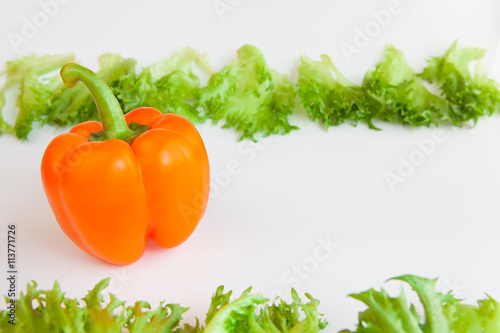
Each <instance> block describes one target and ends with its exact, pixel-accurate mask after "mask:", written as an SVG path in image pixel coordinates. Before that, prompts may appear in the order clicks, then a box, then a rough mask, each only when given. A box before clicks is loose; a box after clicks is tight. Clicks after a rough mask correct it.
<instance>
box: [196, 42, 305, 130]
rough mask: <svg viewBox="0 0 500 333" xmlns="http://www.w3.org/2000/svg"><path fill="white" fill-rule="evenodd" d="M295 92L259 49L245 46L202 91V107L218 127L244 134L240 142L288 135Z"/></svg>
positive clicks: (289, 82)
mask: <svg viewBox="0 0 500 333" xmlns="http://www.w3.org/2000/svg"><path fill="white" fill-rule="evenodd" d="M294 98H295V89H294V87H293V85H292V83H291V81H290V79H289V78H288V77H287V76H286V75H283V74H280V73H278V72H277V71H275V70H273V69H271V68H269V67H268V65H267V63H266V60H265V58H264V55H263V54H262V52H261V51H260V50H259V49H258V48H257V47H255V46H252V45H244V46H242V47H241V48H240V49H239V50H238V56H237V57H236V58H235V59H234V60H233V61H232V62H231V64H230V65H229V66H226V67H224V68H223V69H222V70H221V71H220V72H218V73H215V74H214V75H212V76H211V77H210V80H209V81H208V84H207V86H206V87H204V88H203V89H202V90H201V93H200V105H201V106H202V107H203V108H204V110H205V115H206V117H208V118H210V119H212V121H213V122H214V123H218V122H219V121H221V120H223V121H224V125H223V126H222V127H224V128H234V129H235V130H236V131H237V132H239V133H241V136H240V140H242V139H244V138H249V139H252V140H255V135H257V134H260V135H262V136H269V135H271V134H286V133H289V132H290V131H291V130H294V129H298V128H297V127H296V126H293V125H290V123H289V122H288V116H289V115H291V114H292V113H293V110H294V106H295V102H294Z"/></svg>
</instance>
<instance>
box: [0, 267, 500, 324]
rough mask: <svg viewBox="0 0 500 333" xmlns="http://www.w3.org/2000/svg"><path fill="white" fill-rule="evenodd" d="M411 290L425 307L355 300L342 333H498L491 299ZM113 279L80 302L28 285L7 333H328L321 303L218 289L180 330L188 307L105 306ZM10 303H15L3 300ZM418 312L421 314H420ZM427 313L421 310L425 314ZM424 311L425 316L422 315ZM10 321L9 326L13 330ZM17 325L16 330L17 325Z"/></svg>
mask: <svg viewBox="0 0 500 333" xmlns="http://www.w3.org/2000/svg"><path fill="white" fill-rule="evenodd" d="M392 280H400V281H404V282H406V283H408V284H409V286H410V287H411V288H412V289H413V290H414V291H415V292H416V294H417V295H418V298H419V300H420V304H418V305H416V304H413V303H411V302H409V301H408V299H407V297H406V295H405V293H404V289H403V288H401V293H400V295H399V296H397V297H391V296H390V295H389V294H388V293H387V292H386V291H385V290H384V289H381V290H380V291H377V290H374V289H369V290H367V291H365V292H361V293H359V294H352V295H350V296H351V297H353V298H355V299H357V300H360V301H362V302H364V303H365V304H366V305H367V306H368V309H367V310H365V311H363V312H360V313H359V319H358V324H357V327H356V328H355V329H354V330H353V331H351V330H343V331H341V333H375V332H377V333H499V332H500V305H499V303H498V302H497V301H495V300H494V299H493V298H491V297H490V296H488V297H487V298H486V299H484V300H479V301H478V302H477V305H472V304H465V303H463V300H461V299H457V298H455V297H454V296H453V295H452V292H451V291H450V292H448V293H447V294H443V293H440V292H437V291H436V281H437V279H427V278H423V277H419V276H415V275H404V276H400V277H396V278H393V279H392ZM109 281H110V280H109V278H108V279H104V280H102V281H101V282H99V283H98V284H97V285H96V286H95V287H94V289H92V290H91V291H89V293H88V294H87V296H85V297H84V298H83V299H82V301H78V300H77V299H70V298H66V297H65V294H64V293H63V292H62V291H61V288H60V286H59V284H58V283H57V281H56V282H55V283H54V287H53V289H52V290H49V291H43V290H38V289H37V285H36V283H35V282H31V283H30V284H28V287H27V292H26V294H23V293H21V295H20V298H19V300H17V301H16V316H15V317H14V316H13V315H12V316H11V314H12V313H11V312H10V310H9V308H7V309H6V310H2V311H0V330H1V331H2V332H4V331H5V332H75V333H80V332H124V331H125V332H152V333H154V332H176V333H197V332H205V333H210V332H217V333H225V332H242V333H243V332H252V333H268V332H269V333H279V332H283V333H284V332H289V333H313V332H318V331H320V330H323V329H325V327H326V326H327V322H326V320H325V319H324V318H323V315H321V314H319V312H318V306H319V301H318V300H316V299H314V298H313V297H312V296H310V295H309V294H305V296H306V297H307V298H308V299H309V301H308V302H307V303H304V302H302V300H301V299H300V297H299V296H298V294H297V292H296V291H295V290H293V289H292V299H293V300H292V301H291V302H290V303H287V302H285V301H284V300H282V299H279V298H277V299H276V300H274V302H272V303H269V301H268V300H267V299H266V298H264V297H262V296H260V295H255V294H251V293H250V291H251V289H250V288H249V289H247V290H246V291H245V292H243V294H242V295H241V296H240V297H239V298H237V299H235V300H231V292H227V293H224V288H223V287H222V286H220V287H219V288H217V291H216V292H215V294H214V295H213V296H212V302H211V304H210V307H209V310H208V313H207V315H206V320H205V325H201V324H200V322H199V320H198V319H196V323H194V324H193V325H190V324H187V323H183V322H182V315H183V314H184V313H185V312H186V311H187V310H188V308H184V307H181V306H180V305H178V304H165V302H162V303H160V305H159V306H158V308H157V309H156V310H153V309H152V308H151V306H150V305H149V304H148V303H147V302H142V301H138V302H136V303H135V304H134V305H132V306H126V305H125V302H123V301H120V300H118V299H117V298H116V297H115V296H113V295H112V294H110V295H109V301H104V297H103V291H104V290H105V288H106V287H107V286H108V284H109ZM6 301H7V304H10V300H9V299H8V298H6ZM417 307H418V310H417ZM421 308H422V310H420V309H421ZM419 312H420V313H419ZM9 321H11V323H9ZM12 323H14V324H15V325H12Z"/></svg>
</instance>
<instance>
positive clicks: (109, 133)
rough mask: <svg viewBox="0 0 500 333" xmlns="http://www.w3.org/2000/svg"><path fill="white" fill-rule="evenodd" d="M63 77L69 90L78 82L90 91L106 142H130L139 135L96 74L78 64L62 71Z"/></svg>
mask: <svg viewBox="0 0 500 333" xmlns="http://www.w3.org/2000/svg"><path fill="white" fill-rule="evenodd" d="M61 77H62V79H63V81H64V84H65V85H66V87H68V88H73V87H74V86H75V85H76V84H77V83H78V81H82V82H83V83H84V84H85V85H86V86H87V88H88V89H89V90H90V93H91V94H92V97H93V98H94V101H95V104H96V106H97V110H98V111H99V115H100V116H101V121H102V126H103V129H104V135H103V139H104V140H110V139H120V140H124V141H128V140H129V139H130V138H131V137H135V136H136V135H137V134H138V133H136V132H135V131H132V130H131V129H130V128H129V127H128V125H127V122H126V121H125V117H124V115H123V111H122V109H121V107H120V104H119V103H118V100H117V99H116V97H115V95H113V92H112V91H111V89H110V88H109V87H108V85H107V84H106V82H104V80H103V79H101V78H100V77H99V76H97V74H96V73H94V72H92V71H91V70H90V69H88V68H85V67H83V66H80V65H78V64H74V63H69V64H66V65H64V67H63V68H62V69H61Z"/></svg>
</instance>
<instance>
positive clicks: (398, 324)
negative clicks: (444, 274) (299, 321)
mask: <svg viewBox="0 0 500 333" xmlns="http://www.w3.org/2000/svg"><path fill="white" fill-rule="evenodd" d="M392 280H400V281H404V282H406V283H408V284H409V285H410V286H411V288H412V289H413V290H414V291H416V293H417V294H418V297H419V299H420V302H421V303H422V305H423V308H424V314H422V315H421V314H419V313H418V312H417V311H416V310H415V306H414V305H413V304H408V301H407V299H406V296H405V294H404V292H403V290H401V293H400V295H399V296H398V297H390V296H389V295H388V294H387V292H386V291H385V290H383V289H382V290H381V291H376V290H374V289H370V290H368V291H365V292H362V293H359V294H352V295H350V296H351V297H353V298H355V299H357V300H360V301H362V302H363V303H365V304H366V305H367V306H368V309H367V310H365V311H363V312H360V313H359V323H358V327H357V328H356V330H355V331H349V330H344V331H342V333H375V332H380V333H499V332H500V306H499V304H498V302H496V301H495V300H493V299H492V298H490V297H488V298H487V299H486V300H480V301H478V305H469V304H462V303H461V302H462V300H460V299H456V298H455V297H453V295H452V294H451V292H450V293H448V294H442V293H439V292H437V291H436V281H437V279H426V278H422V277H418V276H414V275H404V276H400V277H396V278H394V279H392Z"/></svg>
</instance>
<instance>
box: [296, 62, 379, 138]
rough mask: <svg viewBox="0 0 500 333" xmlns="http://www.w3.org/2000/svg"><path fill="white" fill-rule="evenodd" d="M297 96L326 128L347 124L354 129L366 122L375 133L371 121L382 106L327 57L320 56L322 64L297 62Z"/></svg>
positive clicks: (308, 111) (312, 115)
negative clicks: (298, 63)
mask: <svg viewBox="0 0 500 333" xmlns="http://www.w3.org/2000/svg"><path fill="white" fill-rule="evenodd" d="M334 74H335V77H334ZM297 94H298V95H299V97H300V103H301V104H302V106H303V107H304V109H305V110H306V112H307V113H308V114H309V116H310V117H311V118H312V119H313V120H314V121H320V122H321V123H323V124H324V125H325V127H326V128H328V127H330V126H338V125H341V124H343V123H344V122H346V121H347V122H350V123H351V124H352V125H353V126H356V125H357V124H358V122H365V123H367V124H368V126H369V127H370V128H372V129H377V128H376V127H375V125H373V122H372V119H373V118H375V117H376V112H377V110H379V109H380V108H381V107H382V106H383V105H382V103H381V102H380V101H378V100H377V99H374V98H371V97H370V96H367V95H366V94H365V92H364V90H363V89H362V87H360V86H358V85H355V84H354V83H352V82H351V81H349V80H348V79H347V78H346V77H345V76H344V75H343V74H342V73H341V72H340V71H339V70H338V69H337V67H336V66H335V65H334V64H333V62H332V61H331V59H330V58H329V57H328V56H326V55H322V56H321V61H314V60H312V59H310V58H308V57H306V56H302V57H301V58H300V65H299V67H298V81H297Z"/></svg>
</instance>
